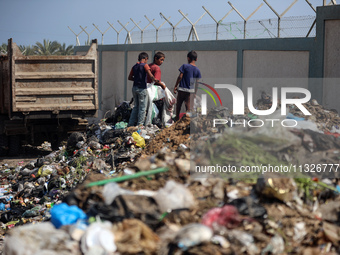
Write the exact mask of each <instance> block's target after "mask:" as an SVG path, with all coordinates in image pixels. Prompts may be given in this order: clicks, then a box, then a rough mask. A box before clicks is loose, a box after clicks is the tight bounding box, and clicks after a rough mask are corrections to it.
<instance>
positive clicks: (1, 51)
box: [0, 43, 7, 55]
mask: <svg viewBox="0 0 340 255" xmlns="http://www.w3.org/2000/svg"><path fill="white" fill-rule="evenodd" d="M1 54H5V55H6V54H7V44H6V43H3V44H2V45H1V46H0V55H1Z"/></svg>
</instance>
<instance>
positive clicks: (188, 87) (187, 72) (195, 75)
mask: <svg viewBox="0 0 340 255" xmlns="http://www.w3.org/2000/svg"><path fill="white" fill-rule="evenodd" d="M187 59H188V64H183V65H182V66H181V67H180V68H179V69H178V70H179V71H180V74H179V75H178V78H177V81H176V85H175V87H174V94H176V93H177V91H178V95H177V104H176V121H177V120H179V114H180V111H181V107H182V103H183V102H184V104H185V109H186V111H187V112H188V111H191V110H192V108H193V107H192V104H193V101H194V100H193V97H194V95H195V94H196V91H197V82H198V79H200V78H201V72H200V70H199V69H198V67H197V66H196V61H197V53H196V51H193V50H192V51H190V52H189V53H188V55H187Z"/></svg>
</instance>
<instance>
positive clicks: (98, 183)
mask: <svg viewBox="0 0 340 255" xmlns="http://www.w3.org/2000/svg"><path fill="white" fill-rule="evenodd" d="M167 171H169V168H167V167H161V168H157V169H154V170H149V171H143V172H138V173H135V174H131V175H123V176H120V177H116V178H112V179H107V180H101V181H96V182H91V183H89V184H87V185H86V187H93V186H102V185H105V184H106V183H109V182H123V181H127V180H131V179H136V178H139V177H141V176H147V175H152V174H159V173H164V172H167Z"/></svg>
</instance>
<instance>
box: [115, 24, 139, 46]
mask: <svg viewBox="0 0 340 255" xmlns="http://www.w3.org/2000/svg"><path fill="white" fill-rule="evenodd" d="M117 21H118V23H119V24H120V25H121V26H122V27H123V28H124V29H125V31H126V32H127V34H126V39H125V44H126V42H128V44H131V43H132V38H131V31H132V30H134V29H135V27H136V25H135V26H134V27H133V28H132V29H130V30H127V28H126V26H127V25H128V24H129V22H128V23H126V25H125V26H124V25H123V24H122V23H120V21H119V20H117ZM139 22H140V21H139ZM138 24H139V23H138Z"/></svg>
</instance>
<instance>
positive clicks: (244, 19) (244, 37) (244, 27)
mask: <svg viewBox="0 0 340 255" xmlns="http://www.w3.org/2000/svg"><path fill="white" fill-rule="evenodd" d="M228 4H229V5H230V6H231V8H233V9H234V11H235V12H236V13H237V14H238V15H239V16H240V17H241V18H242V19H243V21H244V25H243V29H244V31H243V39H246V32H247V21H248V20H249V19H250V17H251V16H253V15H254V14H255V13H256V12H257V11H258V10H259V9H260V8H261V7H262V5H263V3H261V4H260V5H259V7H257V8H256V10H255V11H253V12H252V13H251V14H250V15H249V16H248V18H244V17H243V15H242V14H241V13H240V12H239V11H238V10H237V9H236V8H235V7H234V6H233V4H232V3H231V2H228Z"/></svg>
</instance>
